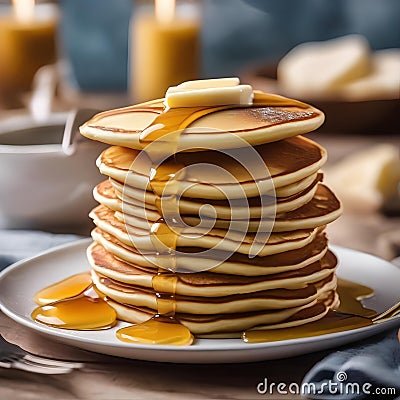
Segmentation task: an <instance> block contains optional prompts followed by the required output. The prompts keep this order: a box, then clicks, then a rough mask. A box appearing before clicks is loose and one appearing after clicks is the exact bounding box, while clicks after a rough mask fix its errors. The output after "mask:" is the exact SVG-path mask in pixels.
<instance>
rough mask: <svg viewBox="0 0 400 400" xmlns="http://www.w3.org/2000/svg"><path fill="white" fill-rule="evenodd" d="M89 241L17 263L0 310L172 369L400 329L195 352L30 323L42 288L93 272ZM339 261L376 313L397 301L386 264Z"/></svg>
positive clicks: (203, 346)
mask: <svg viewBox="0 0 400 400" xmlns="http://www.w3.org/2000/svg"><path fill="white" fill-rule="evenodd" d="M90 243H91V239H84V240H80V241H78V242H75V243H72V244H67V245H64V246H61V247H58V248H56V249H53V250H50V251H47V252H45V253H42V254H40V255H38V256H36V257H33V258H30V259H28V260H25V261H21V262H18V263H16V264H14V265H13V266H11V267H9V268H7V269H6V270H4V271H3V272H2V273H1V274H0V309H1V311H3V312H4V313H5V314H7V315H8V316H9V317H11V318H12V319H14V320H15V321H16V322H18V323H20V324H22V325H24V326H26V327H28V328H30V329H32V330H34V331H35V332H37V333H39V334H41V335H44V336H48V337H49V338H51V339H54V340H56V341H59V342H62V343H65V344H69V345H72V346H76V347H80V348H82V349H86V350H91V351H95V352H98V353H103V354H110V355H115V356H120V357H127V358H133V359H140V360H149V361H161V362H174V363H232V362H250V361H261V360H271V359H277V358H285V357H291V356H296V355H300V354H305V353H310V352H313V351H318V350H323V349H328V348H335V347H337V346H340V345H342V344H345V343H349V342H352V341H356V340H359V339H363V338H366V337H368V336H371V335H373V334H376V333H378V332H381V331H383V330H385V329H388V328H390V327H394V326H398V325H399V324H400V316H399V317H397V318H396V319H394V320H392V321H389V322H384V323H381V324H377V325H372V326H368V327H365V328H359V329H354V330H351V331H345V332H338V333H331V334H327V335H323V336H315V337H310V338H300V339H294V340H283V341H280V342H271V343H254V344H248V343H244V342H242V341H241V340H239V339H199V340H197V341H196V343H195V344H194V345H192V346H188V347H174V346H151V345H137V344H129V343H124V342H121V341H119V340H118V339H117V338H116V337H115V331H116V330H117V329H119V328H120V327H122V326H126V325H127V324H126V323H124V322H119V323H118V324H117V326H116V327H115V328H113V329H109V330H104V331H73V330H62V329H55V328H50V327H48V326H46V325H42V324H39V323H36V322H34V321H33V320H32V319H31V318H30V314H31V312H32V310H33V309H34V308H35V306H36V305H35V303H34V301H33V296H34V294H35V293H36V292H37V291H38V290H40V289H42V288H43V287H45V286H47V285H50V284H52V283H54V282H56V281H58V280H60V279H64V278H66V277H68V276H70V275H72V274H75V273H78V272H82V271H86V270H89V264H88V262H87V260H86V253H85V251H86V248H87V246H88V245H89V244H90ZM332 249H333V251H334V252H335V253H336V255H337V256H338V258H339V263H340V265H339V269H338V275H339V276H341V277H343V278H345V279H348V280H351V281H354V282H358V283H360V284H363V285H366V286H369V287H371V288H373V289H374V291H375V296H373V297H372V298H370V299H367V300H365V304H366V305H367V306H368V307H370V308H373V309H375V310H377V311H378V312H380V311H383V310H385V309H387V308H389V307H390V306H391V305H393V304H394V303H396V302H397V301H399V282H400V269H399V268H397V267H395V266H394V265H392V264H390V263H389V262H387V261H384V260H381V259H379V258H376V257H373V256H371V255H369V254H364V253H361V252H358V251H354V250H350V249H346V248H342V247H335V246H333V247H332Z"/></svg>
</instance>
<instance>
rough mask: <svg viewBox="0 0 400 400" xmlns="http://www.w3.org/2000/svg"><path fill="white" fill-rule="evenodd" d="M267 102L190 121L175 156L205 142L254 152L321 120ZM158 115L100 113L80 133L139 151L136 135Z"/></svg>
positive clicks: (159, 106) (305, 108) (308, 109)
mask: <svg viewBox="0 0 400 400" xmlns="http://www.w3.org/2000/svg"><path fill="white" fill-rule="evenodd" d="M257 95H260V94H258V93H255V98H256V97H257ZM267 96H268V101H266V102H264V103H265V104H266V105H258V104H257V102H255V103H254V104H253V106H250V107H237V106H236V107H235V106H233V107H232V106H228V108H229V109H227V110H221V111H217V112H212V113H209V114H208V115H204V116H202V117H200V118H198V119H197V120H195V121H192V122H191V123H189V125H188V127H187V129H185V130H184V131H183V133H182V135H181V137H180V140H179V143H178V150H187V151H194V150H196V151H198V150H201V149H202V148H205V149H207V148H209V145H210V142H212V147H213V149H228V148H237V147H239V146H238V140H237V138H238V137H239V138H240V139H241V140H242V141H245V142H247V143H248V144H250V145H252V146H255V145H258V144H262V143H267V142H273V141H277V140H281V139H285V138H288V137H291V136H295V135H299V134H302V133H307V132H311V131H313V130H314V129H316V128H318V127H319V126H320V125H321V124H322V123H323V121H324V114H323V113H322V112H321V111H319V110H317V109H316V108H314V107H312V106H310V105H307V104H304V103H300V102H295V101H293V100H291V99H285V98H283V97H281V96H276V95H267ZM164 111H165V106H164V104H163V100H156V101H153V102H148V103H144V104H139V105H136V106H131V107H125V108H121V109H117V110H111V111H105V112H102V113H100V114H97V115H96V116H94V117H93V118H92V119H91V120H89V121H88V122H86V123H85V124H84V125H83V126H82V127H81V128H80V132H81V134H82V135H83V136H86V137H87V138H89V139H93V140H97V141H100V142H104V143H107V144H111V145H118V146H123V147H127V148H132V149H136V150H141V149H142V148H144V145H143V143H141V142H140V140H139V137H140V134H141V133H142V132H143V131H144V130H145V129H146V128H147V127H148V126H149V125H150V124H151V123H153V122H154V120H155V119H156V117H157V116H159V115H160V114H161V113H162V112H164ZM199 111H200V110H199ZM194 112H198V111H196V110H194ZM208 112H209V111H208ZM200 115H201V112H200ZM185 127H186V126H185Z"/></svg>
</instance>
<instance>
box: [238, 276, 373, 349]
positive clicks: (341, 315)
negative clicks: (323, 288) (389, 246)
mask: <svg viewBox="0 0 400 400" xmlns="http://www.w3.org/2000/svg"><path fill="white" fill-rule="evenodd" d="M337 293H338V294H339V298H340V306H339V307H338V308H337V309H336V310H332V311H328V313H327V314H326V315H325V316H324V317H322V318H321V319H319V320H317V321H314V322H310V323H306V324H304V325H300V326H295V327H292V328H280V329H267V328H264V329H263V328H257V327H255V328H251V329H248V330H246V331H245V332H243V334H242V339H243V340H244V341H245V342H247V343H260V342H275V341H279V340H288V339H298V338H304V337H311V336H320V335H326V334H328V333H334V332H342V331H347V330H351V329H356V328H362V327H365V326H369V325H372V324H373V321H372V317H374V316H375V315H376V311H374V310H371V309H368V308H366V307H364V306H363V304H362V303H361V300H362V299H365V298H368V297H371V296H372V295H373V294H374V291H373V290H372V289H371V288H369V287H367V286H363V285H359V284H358V283H355V282H351V281H348V280H345V279H341V278H338V287H337Z"/></svg>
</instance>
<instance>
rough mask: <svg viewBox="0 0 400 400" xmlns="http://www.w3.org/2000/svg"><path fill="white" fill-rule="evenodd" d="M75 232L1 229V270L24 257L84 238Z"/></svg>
mask: <svg viewBox="0 0 400 400" xmlns="http://www.w3.org/2000/svg"><path fill="white" fill-rule="evenodd" d="M82 238H83V236H79V235H73V234H58V233H57V234H53V233H48V232H41V231H29V230H5V229H4V230H0V271H1V270H2V269H4V268H6V267H7V266H8V265H10V264H13V263H15V262H17V261H19V260H22V259H23V258H27V257H32V256H34V255H36V254H38V253H40V252H42V251H44V250H47V249H50V248H52V247H55V246H59V245H61V244H64V243H68V242H72V241H74V240H78V239H82Z"/></svg>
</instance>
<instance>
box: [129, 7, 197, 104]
mask: <svg viewBox="0 0 400 400" xmlns="http://www.w3.org/2000/svg"><path fill="white" fill-rule="evenodd" d="M177 6H178V7H179V3H178V5H177ZM165 17H166V18H165V19H164V20H162V19H161V20H160V18H156V15H152V14H149V13H139V14H138V15H136V16H135V17H134V18H133V20H132V26H131V35H132V36H131V39H132V42H131V43H132V44H131V47H130V53H131V54H130V59H131V65H130V68H131V75H130V78H131V90H132V96H133V99H134V100H135V101H136V102H141V101H146V100H150V99H155V98H160V97H163V96H164V94H165V91H166V90H167V89H168V87H169V86H174V85H177V84H179V83H181V82H183V81H187V80H192V79H196V78H198V76H199V67H200V20H199V18H198V16H197V18H194V17H193V16H192V15H190V16H187V17H185V15H184V14H183V13H182V14H179V13H176V12H175V13H174V11H172V13H171V15H170V16H169V17H168V16H165Z"/></svg>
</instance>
